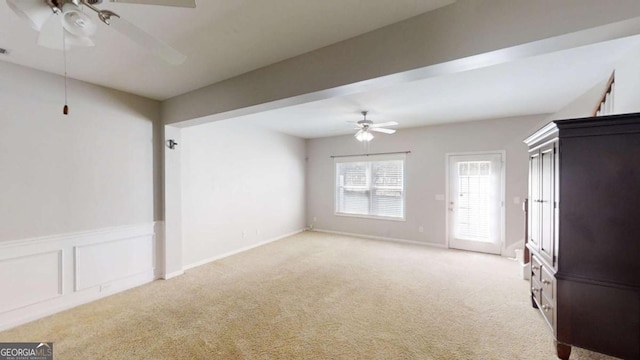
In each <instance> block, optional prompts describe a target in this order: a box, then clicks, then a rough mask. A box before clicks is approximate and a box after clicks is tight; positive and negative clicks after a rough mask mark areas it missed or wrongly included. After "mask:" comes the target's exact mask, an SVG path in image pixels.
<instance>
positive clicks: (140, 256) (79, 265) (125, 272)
mask: <svg viewBox="0 0 640 360" xmlns="http://www.w3.org/2000/svg"><path fill="white" fill-rule="evenodd" d="M75 264H76V283H75V290H76V291H79V290H84V289H88V288H90V287H93V286H99V285H101V284H105V283H108V282H111V281H115V280H118V279H122V278H125V277H129V276H132V275H136V274H140V273H143V272H145V271H147V270H149V269H153V236H152V235H147V236H146V237H143V238H131V239H124V240H117V241H110V242H103V243H98V244H91V245H84V246H76V247H75Z"/></svg>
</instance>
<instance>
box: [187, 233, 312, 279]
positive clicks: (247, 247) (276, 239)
mask: <svg viewBox="0 0 640 360" xmlns="http://www.w3.org/2000/svg"><path fill="white" fill-rule="evenodd" d="M303 231H305V229H300V230H296V231H293V232H290V233H288V234H284V235H280V236H276V237H274V238H271V239H268V240H264V241H261V242H258V243H255V244H253V245H249V246H245V247H242V248H239V249H236V250H232V251H229V252H226V253H223V254H220V255H215V256H212V257H209V258H206V259H203V260H200V261H197V262H195V263H192V264H189V265H185V266H184V267H183V268H184V270H189V269H193V268H195V267H198V266H202V265H205V264H208V263H210V262H213V261H216V260H220V259H223V258H226V257H229V256H232V255H235V254H239V253H241V252H244V251H247V250H251V249H253V248H257V247H259V246H262V245H266V244H268V243H272V242H274V241H278V240H280V239H284V238H287V237H289V236H293V235H295V234H299V233H301V232H303Z"/></svg>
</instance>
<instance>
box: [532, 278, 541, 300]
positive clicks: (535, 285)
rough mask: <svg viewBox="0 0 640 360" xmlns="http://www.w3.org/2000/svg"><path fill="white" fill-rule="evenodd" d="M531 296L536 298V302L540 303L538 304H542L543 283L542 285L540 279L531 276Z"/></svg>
mask: <svg viewBox="0 0 640 360" xmlns="http://www.w3.org/2000/svg"><path fill="white" fill-rule="evenodd" d="M531 296H533V298H534V299H536V303H538V306H541V304H542V302H541V301H542V300H541V296H542V285H540V283H539V282H538V280H535V279H533V278H531Z"/></svg>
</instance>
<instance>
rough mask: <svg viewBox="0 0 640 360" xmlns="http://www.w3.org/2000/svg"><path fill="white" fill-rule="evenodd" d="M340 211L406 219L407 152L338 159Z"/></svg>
mask: <svg viewBox="0 0 640 360" xmlns="http://www.w3.org/2000/svg"><path fill="white" fill-rule="evenodd" d="M370 158H371V159H370ZM336 213H337V214H349V215H362V216H373V217H386V218H397V219H404V156H394V157H391V158H390V157H388V156H387V157H373V156H371V157H367V158H366V159H363V158H340V159H336Z"/></svg>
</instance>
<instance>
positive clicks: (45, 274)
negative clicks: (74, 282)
mask: <svg viewBox="0 0 640 360" xmlns="http://www.w3.org/2000/svg"><path fill="white" fill-rule="evenodd" d="M18 274H20V275H19V276H17V275H18ZM0 284H2V286H1V288H2V294H3V296H1V297H0V313H2V312H5V311H9V310H13V309H16V308H20V307H23V306H26V305H31V304H35V303H39V302H41V301H44V300H48V299H52V298H55V297H58V296H60V295H62V251H51V252H46V253H40V254H31V255H26V256H21V257H17V258H9V259H3V260H0Z"/></svg>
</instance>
